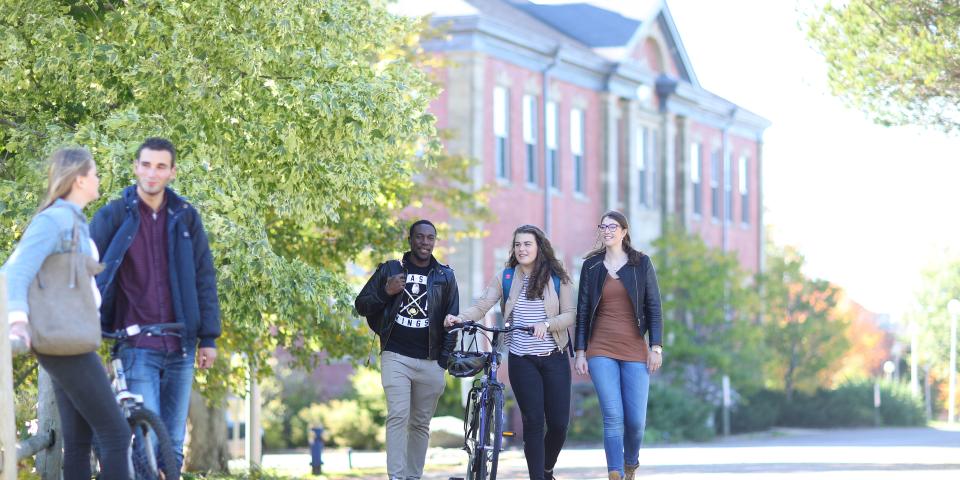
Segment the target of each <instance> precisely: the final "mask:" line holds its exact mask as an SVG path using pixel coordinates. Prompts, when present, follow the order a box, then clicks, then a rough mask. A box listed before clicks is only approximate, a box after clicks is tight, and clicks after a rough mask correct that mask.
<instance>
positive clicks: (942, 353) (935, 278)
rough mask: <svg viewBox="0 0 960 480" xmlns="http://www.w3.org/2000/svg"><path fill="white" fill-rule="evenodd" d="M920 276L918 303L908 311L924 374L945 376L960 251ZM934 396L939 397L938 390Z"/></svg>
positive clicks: (958, 292) (959, 288)
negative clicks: (952, 301) (950, 305)
mask: <svg viewBox="0 0 960 480" xmlns="http://www.w3.org/2000/svg"><path fill="white" fill-rule="evenodd" d="M921 278H922V279H921V284H920V287H919V289H918V290H917V293H916V297H915V298H916V302H915V306H914V308H913V309H912V311H911V312H909V314H908V316H909V319H910V322H911V323H913V327H912V328H915V329H916V332H917V343H918V345H917V347H918V349H917V350H918V351H917V354H918V356H919V358H918V361H919V363H920V365H923V367H924V369H925V370H926V375H925V376H927V375H929V376H931V377H933V378H937V379H946V378H947V377H948V376H949V372H950V314H949V312H948V311H947V304H948V303H949V302H950V300H952V299H954V298H960V255H957V254H956V253H947V254H945V255H944V260H942V261H939V262H937V263H933V264H930V265H929V266H928V267H927V268H926V269H924V271H923V275H922V277H921ZM931 380H932V378H927V379H926V381H931ZM933 396H934V397H936V394H934V395H933ZM935 403H936V402H931V404H935Z"/></svg>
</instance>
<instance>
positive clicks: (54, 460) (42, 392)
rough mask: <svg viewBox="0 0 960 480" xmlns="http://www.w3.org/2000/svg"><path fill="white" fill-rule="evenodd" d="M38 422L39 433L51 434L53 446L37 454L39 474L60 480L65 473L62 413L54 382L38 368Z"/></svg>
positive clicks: (48, 479)
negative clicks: (61, 428)
mask: <svg viewBox="0 0 960 480" xmlns="http://www.w3.org/2000/svg"><path fill="white" fill-rule="evenodd" d="M37 368H38V369H39V371H38V372H37V422H38V423H39V425H38V433H39V434H43V433H46V432H51V433H52V434H53V445H51V446H50V448H46V449H44V450H41V451H40V452H39V453H37V458H36V465H37V473H39V474H40V478H42V479H43V480H59V479H60V474H61V473H62V471H63V453H62V452H63V439H62V438H61V437H62V436H63V435H62V434H61V432H60V412H59V411H58V410H57V398H56V395H55V394H54V393H53V380H52V379H51V378H50V374H49V373H47V371H46V370H44V369H43V367H37Z"/></svg>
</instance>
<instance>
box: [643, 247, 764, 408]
mask: <svg viewBox="0 0 960 480" xmlns="http://www.w3.org/2000/svg"><path fill="white" fill-rule="evenodd" d="M654 248H656V250H657V255H658V256H657V267H658V268H657V277H658V280H659V282H660V292H661V299H662V302H663V318H664V331H665V335H666V338H665V340H664V341H665V343H666V346H665V350H666V357H665V361H666V362H669V363H667V365H668V366H669V368H667V369H666V371H667V372H676V373H675V374H674V375H673V378H674V380H675V382H676V383H680V384H681V385H682V386H684V387H685V388H687V389H688V390H691V391H692V392H693V393H694V394H696V395H697V396H698V397H699V398H703V399H707V400H708V401H711V402H714V403H719V393H720V391H719V387H718V385H719V383H720V377H721V376H722V375H729V376H730V379H731V382H732V383H733V385H735V386H736V388H737V389H738V390H745V391H751V390H753V389H756V388H759V387H760V386H762V384H763V378H762V370H761V369H760V368H759V365H761V364H762V361H761V359H762V355H763V348H762V347H763V342H762V340H761V332H760V329H759V328H758V326H757V325H756V322H755V320H756V315H757V308H758V302H757V294H756V290H755V288H754V286H753V282H752V279H751V277H750V275H749V274H748V273H747V272H745V271H744V270H743V269H742V268H741V267H740V265H739V262H738V261H737V258H736V256H735V254H731V253H723V252H721V251H719V250H717V249H712V248H710V247H708V246H707V245H706V244H705V243H704V242H703V240H702V239H701V238H700V237H697V236H694V235H690V234H687V233H682V232H679V231H672V232H669V233H667V234H665V235H664V236H662V237H661V238H659V239H657V241H656V242H654Z"/></svg>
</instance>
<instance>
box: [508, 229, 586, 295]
mask: <svg viewBox="0 0 960 480" xmlns="http://www.w3.org/2000/svg"><path fill="white" fill-rule="evenodd" d="M521 233H529V234H530V235H533V238H535V239H536V241H537V258H536V259H535V260H534V261H533V273H532V274H531V275H530V283H529V284H528V285H527V300H536V299H538V298H543V290H544V288H546V286H547V284H548V283H552V282H553V280H551V279H550V275H551V274H553V275H556V276H558V277H560V281H561V282H563V283H572V282H571V280H570V276H569V275H567V271H566V270H564V269H563V265H561V264H560V261H559V260H557V256H556V255H555V254H554V253H553V246H552V245H550V240H549V239H547V235H546V234H545V233H543V230H540V229H539V228H537V227H535V226H533V225H521V226H519V227H517V229H516V230H514V231H513V237H511V238H512V240H511V241H510V260H507V266H508V267H511V268H517V265H519V264H520V262H518V261H517V253H516V252H515V251H514V246H513V245H514V243H516V242H517V235H519V234H521ZM506 295H507V292H504V296H506Z"/></svg>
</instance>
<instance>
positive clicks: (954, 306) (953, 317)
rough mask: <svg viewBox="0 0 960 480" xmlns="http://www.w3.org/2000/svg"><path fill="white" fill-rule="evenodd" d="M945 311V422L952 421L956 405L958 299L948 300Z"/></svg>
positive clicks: (959, 307)
mask: <svg viewBox="0 0 960 480" xmlns="http://www.w3.org/2000/svg"><path fill="white" fill-rule="evenodd" d="M947 312H949V313H950V406H949V408H948V409H947V423H953V421H954V413H955V412H956V405H957V317H958V316H960V300H957V299H956V298H954V299H953V300H950V302H948V303H947Z"/></svg>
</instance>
